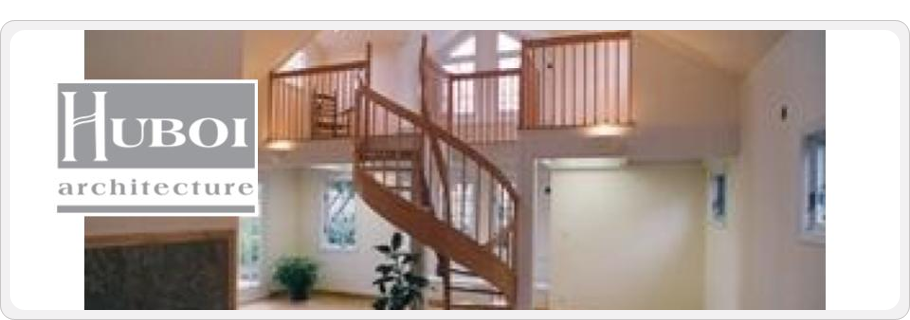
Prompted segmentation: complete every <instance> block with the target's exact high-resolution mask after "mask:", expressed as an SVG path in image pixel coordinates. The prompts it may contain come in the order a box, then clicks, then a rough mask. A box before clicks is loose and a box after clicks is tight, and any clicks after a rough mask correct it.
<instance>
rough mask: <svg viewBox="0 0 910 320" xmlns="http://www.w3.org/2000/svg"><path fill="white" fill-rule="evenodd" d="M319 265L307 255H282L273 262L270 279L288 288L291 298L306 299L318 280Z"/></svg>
mask: <svg viewBox="0 0 910 320" xmlns="http://www.w3.org/2000/svg"><path fill="white" fill-rule="evenodd" d="M318 271H319V266H318V265H317V264H316V261H313V260H312V259H310V258H307V257H300V256H291V257H282V258H281V259H279V260H278V262H277V263H276V264H275V271H274V272H273V274H272V279H273V280H275V281H276V282H278V283H280V284H281V285H282V286H283V287H284V288H285V289H287V290H288V296H290V298H291V300H306V299H308V298H309V297H310V292H311V291H312V290H313V287H314V286H315V285H316V281H317V280H318V278H319V277H318Z"/></svg>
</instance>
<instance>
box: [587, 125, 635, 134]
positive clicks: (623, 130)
mask: <svg viewBox="0 0 910 320" xmlns="http://www.w3.org/2000/svg"><path fill="white" fill-rule="evenodd" d="M628 132H629V127H627V126H618V125H613V124H601V125H596V126H593V127H589V128H587V129H585V134H586V135H589V136H594V137H602V136H622V135H625V134H627V133H628Z"/></svg>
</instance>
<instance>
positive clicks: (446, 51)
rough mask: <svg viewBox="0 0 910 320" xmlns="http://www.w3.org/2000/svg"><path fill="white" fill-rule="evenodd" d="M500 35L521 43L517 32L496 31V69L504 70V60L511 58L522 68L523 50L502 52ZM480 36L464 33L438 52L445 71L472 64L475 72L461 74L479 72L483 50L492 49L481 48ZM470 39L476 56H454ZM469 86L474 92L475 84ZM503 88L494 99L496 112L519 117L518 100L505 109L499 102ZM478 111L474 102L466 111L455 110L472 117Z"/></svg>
mask: <svg viewBox="0 0 910 320" xmlns="http://www.w3.org/2000/svg"><path fill="white" fill-rule="evenodd" d="M500 35H505V36H506V37H510V38H512V39H514V40H515V41H517V42H518V43H519V44H520V43H521V36H520V34H517V33H515V32H509V31H507V30H498V31H496V46H495V47H494V48H492V50H493V51H494V52H495V55H496V62H495V69H496V70H501V69H503V68H501V67H500V64H501V62H502V60H504V59H510V58H517V59H519V67H520V62H521V48H520V47H519V48H518V49H516V50H503V51H500V50H499V36H500ZM479 36H480V35H479V34H478V33H477V31H463V32H462V33H461V34H459V35H457V36H455V37H454V38H453V39H452V40H450V42H449V44H447V45H446V46H444V47H443V48H442V49H441V50H439V51H438V52H437V56H438V57H440V64H441V65H442V67H443V68H444V69H446V70H447V71H449V70H451V68H450V67H449V66H451V65H456V64H461V63H472V64H473V68H472V69H473V71H470V72H460V73H473V72H477V71H478V66H479V65H481V61H480V57H481V50H482V49H483V50H486V49H490V48H481V46H479V44H480V41H479V40H478V37H479ZM470 39H474V55H459V56H453V55H452V52H453V51H454V50H456V49H457V48H458V47H459V46H460V45H461V44H463V43H465V42H466V41H470ZM450 72H451V71H450ZM499 82H500V83H501V82H502V79H500V81H499ZM469 85H470V87H471V88H472V89H471V90H472V92H473V87H474V84H473V83H469ZM503 88H505V86H501V85H498V86H497V88H496V90H497V93H496V94H495V97H494V98H495V99H496V103H495V105H496V112H497V113H499V114H502V115H503V116H514V115H517V114H518V111H519V109H520V108H521V106H520V105H519V102H518V101H517V99H516V101H514V105H513V106H511V107H509V108H503V106H504V104H502V103H500V102H499V99H500V97H501V96H502V93H501V92H500V90H504V89H503ZM471 96H472V98H471V100H476V99H478V97H477V96H474V95H473V93H472V94H471ZM481 105H483V104H481ZM476 109H477V103H476V101H472V102H471V104H470V108H467V107H466V108H464V109H457V110H455V112H454V113H455V114H458V115H465V116H470V115H473V114H475V113H477V112H478V111H477V110H476Z"/></svg>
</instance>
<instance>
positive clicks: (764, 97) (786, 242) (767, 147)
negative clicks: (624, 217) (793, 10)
mask: <svg viewBox="0 0 910 320" xmlns="http://www.w3.org/2000/svg"><path fill="white" fill-rule="evenodd" d="M824 57H825V34H824V32H823V31H790V32H788V33H787V34H785V35H784V36H783V37H782V38H781V39H780V40H779V42H778V43H777V44H776V45H775V47H774V48H772V49H771V50H770V51H769V52H768V54H767V55H766V56H765V57H764V59H763V60H762V61H761V63H760V64H759V65H757V66H756V67H755V68H754V69H753V70H752V71H751V73H750V74H749V75H748V77H747V79H746V81H745V83H744V84H743V87H742V95H743V106H742V108H743V110H742V125H743V126H742V135H741V144H742V145H741V153H740V155H739V157H738V159H736V163H735V164H734V168H735V169H734V170H735V171H737V173H736V175H737V176H739V177H740V179H742V181H741V183H740V184H739V186H740V187H739V188H738V190H736V191H734V192H735V193H734V197H735V198H737V199H739V201H740V202H741V205H739V206H738V207H739V208H738V210H737V211H738V212H733V214H734V215H740V217H739V218H738V219H739V223H741V224H742V226H740V227H739V228H738V229H734V232H736V233H737V236H738V237H740V241H741V248H740V251H741V252H740V254H741V259H742V260H741V266H742V269H741V272H742V287H741V296H740V299H741V301H740V305H739V307H741V308H744V309H824V308H825V246H824V244H820V243H814V242H811V241H806V240H805V239H803V238H802V237H801V235H800V224H799V221H800V218H801V214H802V208H803V207H804V205H803V197H804V196H803V194H804V193H803V190H802V186H803V182H802V176H803V171H802V151H801V141H802V137H803V135H804V134H806V133H808V132H810V131H811V130H813V129H815V128H820V127H822V126H823V125H824V120H825V59H824ZM782 105H787V106H788V107H789V109H790V111H789V119H788V120H786V121H782V120H781V118H780V107H781V106H782ZM730 259H736V257H730Z"/></svg>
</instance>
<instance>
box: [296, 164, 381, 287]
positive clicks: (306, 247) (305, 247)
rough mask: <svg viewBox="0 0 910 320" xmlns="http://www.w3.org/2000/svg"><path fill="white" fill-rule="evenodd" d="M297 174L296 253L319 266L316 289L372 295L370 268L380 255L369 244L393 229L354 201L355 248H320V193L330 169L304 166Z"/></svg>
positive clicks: (374, 273) (322, 190)
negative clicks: (297, 239) (298, 252)
mask: <svg viewBox="0 0 910 320" xmlns="http://www.w3.org/2000/svg"><path fill="white" fill-rule="evenodd" d="M298 173H299V174H298V176H297V179H298V182H299V184H300V190H299V192H298V193H297V194H298V199H299V202H298V205H299V210H298V211H297V214H298V215H299V217H300V220H299V222H298V224H295V225H294V226H293V228H295V234H297V235H299V241H300V246H301V250H300V252H301V253H302V254H305V255H308V256H311V257H314V258H315V259H316V260H317V261H319V263H320V265H321V266H322V268H321V269H320V277H321V278H320V280H319V284H318V286H317V288H319V289H322V290H327V291H334V292H345V293H355V294H367V295H369V294H375V293H376V288H375V287H374V286H373V285H372V283H373V280H374V279H375V277H376V272H375V270H374V269H375V268H376V266H377V265H378V264H379V263H381V262H382V256H381V255H380V254H379V253H377V252H376V251H375V250H374V249H373V247H374V246H376V245H379V244H383V243H387V242H388V241H389V239H390V238H391V237H392V233H393V232H394V230H395V229H394V228H393V227H392V226H391V225H390V224H389V223H387V222H386V221H385V220H383V218H382V217H381V216H379V215H378V214H376V213H375V212H373V211H372V210H371V209H370V208H369V207H368V206H367V205H366V204H364V203H363V202H362V201H360V200H358V201H357V204H356V206H357V209H356V210H357V211H356V213H355V218H354V220H355V224H356V227H355V228H356V229H355V230H356V231H355V232H356V237H355V243H356V245H355V248H354V249H353V250H352V251H331V250H326V249H324V248H323V247H322V246H321V239H320V238H319V237H320V229H321V228H322V215H321V210H322V194H323V192H324V191H325V186H326V181H327V179H328V177H329V176H330V174H331V172H330V171H325V170H310V169H305V170H299V171H298Z"/></svg>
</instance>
